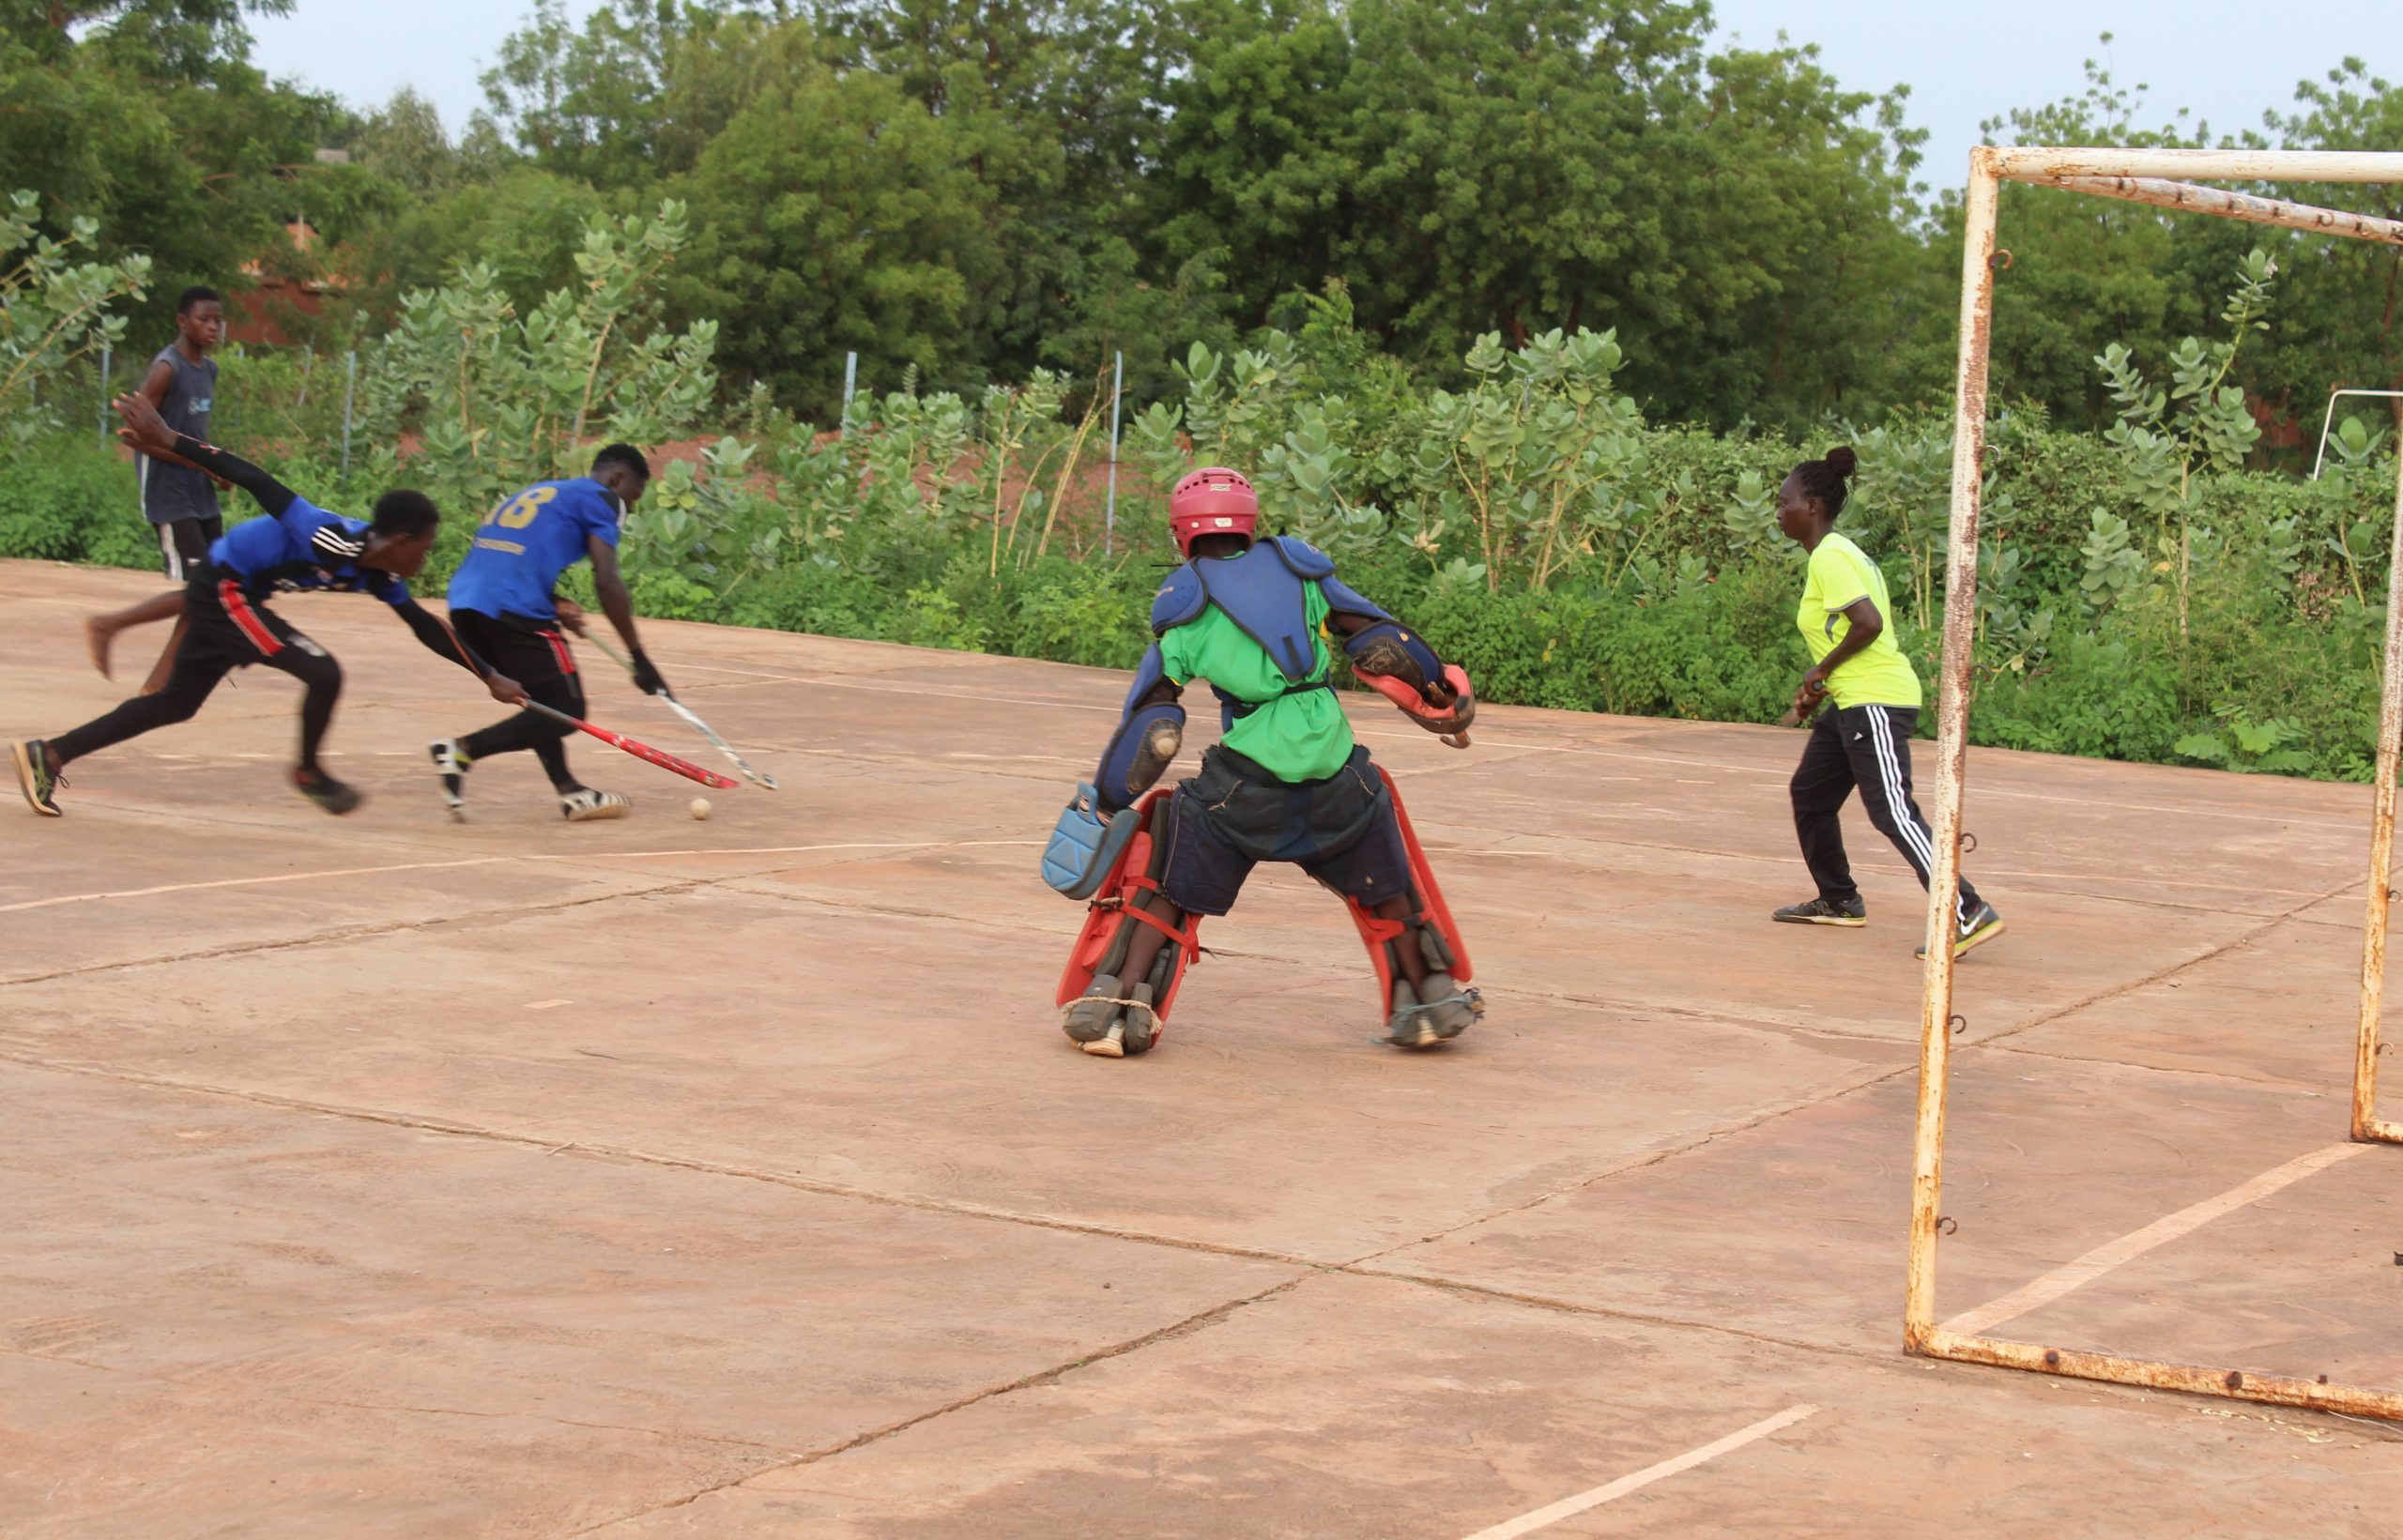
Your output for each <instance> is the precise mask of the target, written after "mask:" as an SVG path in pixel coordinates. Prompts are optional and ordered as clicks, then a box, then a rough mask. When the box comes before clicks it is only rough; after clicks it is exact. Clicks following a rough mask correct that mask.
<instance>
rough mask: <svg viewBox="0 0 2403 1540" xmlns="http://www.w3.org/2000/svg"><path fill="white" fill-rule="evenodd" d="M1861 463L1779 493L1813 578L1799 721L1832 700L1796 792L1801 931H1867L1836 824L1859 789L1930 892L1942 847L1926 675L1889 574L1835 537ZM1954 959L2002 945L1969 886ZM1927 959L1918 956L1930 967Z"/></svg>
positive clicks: (1837, 453) (1845, 459)
mask: <svg viewBox="0 0 2403 1540" xmlns="http://www.w3.org/2000/svg"><path fill="white" fill-rule="evenodd" d="M1858 464H1859V460H1858V458H1857V457H1856V456H1855V455H1854V454H1853V452H1852V450H1849V449H1843V448H1838V449H1832V450H1829V451H1828V457H1827V458H1826V459H1825V460H1805V461H1803V462H1802V463H1801V464H1800V465H1797V466H1795V467H1794V469H1793V471H1792V472H1791V473H1789V474H1788V475H1787V476H1786V478H1785V480H1784V482H1783V485H1781V486H1780V487H1779V488H1778V492H1777V525H1778V527H1779V528H1781V529H1783V530H1784V531H1785V535H1786V538H1787V539H1788V540H1791V541H1796V542H1797V543H1798V544H1799V545H1800V546H1801V547H1802V549H1804V550H1805V551H1808V552H1809V553H1810V554H1811V561H1810V575H1809V578H1808V580H1807V581H1805V583H1804V584H1803V586H1802V603H1801V606H1800V608H1798V610H1797V611H1796V612H1795V616H1794V620H1795V624H1796V625H1798V626H1799V627H1800V628H1801V630H1802V642H1803V645H1804V646H1805V647H1807V648H1809V649H1810V652H1811V669H1810V672H1809V673H1806V674H1804V675H1803V676H1802V682H1801V684H1800V685H1798V686H1797V687H1796V689H1795V692H1794V705H1795V709H1797V710H1798V711H1800V712H1804V713H1808V712H1810V711H1812V710H1814V709H1817V708H1818V706H1819V704H1820V703H1821V702H1822V701H1824V700H1826V699H1827V698H1828V697H1829V696H1830V695H1832V696H1834V697H1835V709H1834V710H1832V711H1822V712H1820V714H1819V719H1818V721H1817V722H1816V723H1815V724H1813V726H1812V728H1811V739H1810V741H1809V742H1808V743H1807V744H1806V745H1805V746H1804V747H1803V750H1802V763H1801V764H1800V765H1798V766H1797V767H1796V768H1795V771H1794V780H1793V782H1792V783H1791V785H1789V787H1788V789H1789V790H1790V791H1791V793H1792V795H1793V798H1794V832H1795V834H1796V836H1797V837H1798V839H1800V841H1801V842H1802V859H1803V860H1804V861H1806V862H1808V863H1809V864H1810V867H1811V877H1812V878H1813V880H1814V881H1815V882H1816V883H1817V884H1818V886H1819V896H1818V897H1816V898H1814V899H1811V900H1809V901H1808V902H1805V903H1801V904H1789V905H1787V906H1786V907H1784V908H1782V909H1779V910H1778V911H1777V912H1776V914H1775V915H1774V916H1772V918H1774V919H1776V920H1779V921H1783V922H1785V923H1788V924H1796V925H1863V924H1867V923H1868V922H1869V907H1868V905H1867V904H1865V903H1863V902H1862V900H1861V897H1860V888H1859V887H1857V886H1855V885H1854V883H1853V880H1852V864H1851V862H1850V861H1847V860H1846V859H1845V857H1844V830H1843V827H1842V825H1841V824H1840V823H1839V822H1838V819H1837V813H1838V812H1839V810H1841V809H1842V808H1843V806H1844V799H1845V798H1846V797H1848V796H1850V795H1851V794H1852V792H1853V790H1854V788H1855V787H1858V788H1859V789H1860V805H1861V808H1862V810H1863V811H1864V812H1866V813H1867V814H1868V815H1869V821H1870V823H1871V824H1873V825H1875V828H1876V830H1877V832H1879V833H1881V834H1883V835H1885V836H1886V837H1887V838H1888V839H1890V840H1891V841H1893V842H1894V848H1895V849H1897V850H1900V851H1901V852H1902V853H1903V859H1904V860H1905V861H1909V862H1910V864H1911V870H1912V871H1914V872H1917V873H1918V874H1919V880H1920V886H1921V887H1925V886H1926V885H1927V872H1928V866H1929V864H1930V863H1931V862H1932V861H1934V860H1935V855H1936V839H1935V835H1934V834H1933V833H1932V832H1931V831H1929V829H1928V827H1927V819H1926V818H1925V817H1924V816H1921V813H1920V810H1919V803H1918V802H1917V801H1916V800H1913V799H1912V797H1911V749H1910V744H1911V733H1912V730H1913V729H1914V728H1916V727H1917V726H1918V725H1919V708H1920V689H1919V675H1918V674H1917V673H1916V672H1914V671H1913V670H1912V668H1911V663H1910V660H1909V659H1908V658H1906V657H1904V656H1903V649H1902V648H1899V647H1897V646H1895V645H1894V638H1893V637H1892V636H1891V635H1890V634H1889V633H1888V632H1887V630H1886V616H1887V614H1888V612H1889V611H1890V608H1891V605H1890V603H1889V602H1888V600H1887V597H1886V574H1885V573H1883V572H1879V571H1878V570H1877V564H1876V563H1875V562H1874V561H1872V560H1870V559H1869V557H1867V556H1866V555H1865V554H1863V552H1862V551H1861V549H1860V546H1858V545H1855V544H1854V543H1853V542H1852V541H1849V540H1847V539H1845V538H1844V536H1842V535H1839V534H1837V533H1836V530H1835V523H1836V515H1837V514H1839V513H1841V512H1843V511H1844V494H1845V492H1846V490H1847V484H1848V483H1849V482H1850V480H1851V479H1852V473H1853V470H1854V468H1855V467H1856V466H1857V465H1858ZM1954 924H1955V926H1956V927H1957V928H1956V929H1955V931H1954V933H1953V943H1952V954H1953V955H1954V956H1956V957H1957V956H1959V955H1960V954H1961V953H1965V952H1967V951H1968V950H1969V949H1970V948H1971V947H1975V946H1979V945H1982V943H1984V942H1987V941H1991V940H1993V939H1994V938H1996V937H1997V936H1999V935H2001V934H2002V916H2001V915H1999V914H1997V913H1996V912H1995V908H1994V906H1993V905H1991V904H1989V903H1987V902H1986V901H1985V900H1983V899H1982V898H1980V897H1979V896H1978V892H1977V890H1976V889H1974V888H1972V887H1970V886H1969V879H1968V878H1967V877H1962V879H1961V897H1960V904H1959V907H1958V908H1957V909H1956V911H1955V915H1954ZM1923 954H1924V951H1923V949H1922V955H1923Z"/></svg>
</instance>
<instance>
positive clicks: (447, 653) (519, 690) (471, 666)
mask: <svg viewBox="0 0 2403 1540" xmlns="http://www.w3.org/2000/svg"><path fill="white" fill-rule="evenodd" d="M392 608H393V610H394V612H395V613H397V614H398V615H399V616H400V618H402V619H403V620H405V621H406V622H408V628H409V630H411V631H413V632H415V633H417V639H418V640H419V641H421V642H422V643H424V644H425V649H426V650H427V651H428V652H431V653H433V654H434V655H435V656H436V657H437V658H440V659H442V660H443V661H444V662H446V663H457V664H458V665H459V666H460V667H462V668H464V669H466V670H467V672H468V673H470V674H473V675H474V676H475V677H476V678H478V679H482V680H483V681H484V688H485V689H487V690H489V691H491V692H492V698H493V699H495V700H497V701H503V702H506V703H507V704H509V705H511V706H523V705H525V704H526V688H525V686H523V685H521V684H519V683H518V682H517V681H516V680H515V679H511V678H510V677H509V676H508V675H506V674H503V673H501V672H499V671H498V670H497V669H495V668H493V667H492V666H491V665H490V664H488V663H485V662H484V661H483V660H482V658H479V657H477V656H476V655H475V653H474V652H472V651H470V650H469V649H468V647H467V643H465V642H463V641H461V640H459V633H457V632H455V631H452V629H451V627H450V625H449V624H448V623H447V622H445V621H444V620H443V619H442V618H441V617H440V616H437V615H436V614H435V613H434V612H433V611H432V610H429V609H427V608H426V607H425V606H424V605H422V604H421V603H419V602H417V601H416V600H414V599H411V600H407V601H405V602H402V603H398V604H395V605H393V606H392Z"/></svg>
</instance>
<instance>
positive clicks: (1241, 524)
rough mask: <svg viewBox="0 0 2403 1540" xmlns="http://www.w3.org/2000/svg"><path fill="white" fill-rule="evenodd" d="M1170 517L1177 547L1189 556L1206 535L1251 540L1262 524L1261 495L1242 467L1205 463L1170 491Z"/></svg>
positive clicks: (1170, 525) (1180, 551) (1181, 552)
mask: <svg viewBox="0 0 2403 1540" xmlns="http://www.w3.org/2000/svg"><path fill="white" fill-rule="evenodd" d="M1168 520H1169V527H1170V528H1171V530H1172V531H1174V533H1175V535H1176V548H1177V551H1178V552H1179V553H1180V554H1181V555H1183V556H1186V557H1190V556H1192V555H1193V542H1194V541H1197V540H1199V539H1201V537H1202V536H1204V535H1241V536H1242V537H1243V538H1244V539H1245V540H1246V541H1249V540H1250V539H1251V538H1252V536H1253V534H1254V533H1255V532H1256V531H1257V530H1258V529H1259V527H1260V496H1259V495H1258V494H1257V493H1255V492H1253V491H1252V489H1251V482H1250V481H1248V480H1246V479H1245V477H1244V475H1243V473H1242V472H1241V471H1235V470H1229V469H1228V468H1226V467H1225V466H1223V465H1204V466H1203V467H1202V468H1201V469H1200V470H1197V471H1194V472H1192V473H1191V474H1189V475H1187V476H1186V478H1185V479H1184V480H1181V481H1179V482H1177V483H1176V490H1175V491H1173V492H1171V493H1170V494H1169V499H1168Z"/></svg>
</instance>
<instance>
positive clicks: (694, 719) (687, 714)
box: [585, 632, 776, 791]
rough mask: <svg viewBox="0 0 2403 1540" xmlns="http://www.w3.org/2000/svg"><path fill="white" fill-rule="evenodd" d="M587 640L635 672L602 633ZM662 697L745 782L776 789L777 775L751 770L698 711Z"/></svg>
mask: <svg viewBox="0 0 2403 1540" xmlns="http://www.w3.org/2000/svg"><path fill="white" fill-rule="evenodd" d="M585 639H586V640H588V641H589V642H590V643H591V644H592V645H593V646H594V647H597V648H600V649H601V650H602V651H604V652H605V653H607V654H608V655H609V656H610V657H611V658H613V659H615V660H616V661H617V663H618V666H619V667H620V668H622V669H624V670H625V671H626V672H627V673H629V674H631V673H633V672H634V671H635V664H634V660H633V659H631V658H629V657H627V656H626V655H625V654H624V653H622V652H620V651H619V650H618V649H617V648H614V647H611V646H610V645H609V644H608V642H607V640H606V639H605V638H604V637H602V636H601V635H600V634H599V633H594V632H587V633H585ZM659 698H660V699H661V700H664V701H666V703H667V708H668V709H669V710H672V711H674V712H675V713H676V714H677V715H678V716H680V717H682V718H683V719H684V721H685V722H686V724H689V725H690V726H691V727H692V729H693V730H694V731H695V732H696V733H698V734H700V735H701V736H702V737H703V738H706V739H708V740H710V746H711V747H712V748H713V749H715V750H717V752H718V753H720V754H722V755H726V756H727V758H728V759H730V760H732V761H733V762H734V768H735V769H736V770H741V771H742V774H743V778H744V779H746V780H748V781H749V782H750V783H751V784H752V785H756V786H760V787H763V788H765V789H766V790H769V791H773V790H775V789H776V778H775V777H774V776H773V775H770V774H769V773H768V772H767V771H766V770H753V769H752V768H751V761H749V760H748V759H745V758H743V757H742V755H739V754H737V753H735V752H734V745H733V744H731V743H728V742H727V740H725V739H722V738H720V737H718V736H717V733H716V731H715V730H714V729H712V727H711V726H710V724H708V723H706V722H703V721H702V720H701V718H700V714H699V713H698V712H696V711H695V710H694V709H692V708H691V707H689V706H687V705H685V704H684V703H683V702H682V701H681V700H678V699H677V698H676V697H675V696H673V695H662V696H660V697H659Z"/></svg>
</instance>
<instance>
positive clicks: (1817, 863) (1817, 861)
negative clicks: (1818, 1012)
mask: <svg viewBox="0 0 2403 1540" xmlns="http://www.w3.org/2000/svg"><path fill="white" fill-rule="evenodd" d="M1918 724H1919V711H1918V710H1917V709H1915V708H1913V707H1908V706H1854V707H1849V708H1846V709H1842V710H1836V709H1829V710H1827V711H1823V712H1821V713H1820V714H1819V720H1818V722H1817V723H1816V724H1814V725H1813V727H1812V728H1811V738H1810V741H1809V742H1808V743H1806V744H1805V745H1804V746H1803V749H1802V763H1801V764H1799V765H1798V766H1796V767H1795V769H1794V780H1793V782H1792V783H1791V785H1790V786H1789V788H1788V789H1789V790H1791V791H1792V793H1793V796H1794V833H1795V837H1796V838H1797V839H1798V840H1800V841H1801V843H1802V859H1803V860H1804V861H1808V862H1810V865H1811V877H1812V880H1814V881H1815V882H1816V883H1818V885H1819V896H1820V897H1821V898H1826V899H1834V900H1850V899H1855V898H1859V897H1860V889H1859V888H1858V887H1856V886H1855V885H1854V884H1853V880H1852V862H1851V861H1849V860H1847V859H1846V858H1845V856H1844V829H1843V826H1842V824H1841V823H1839V821H1838V819H1837V814H1838V813H1839V812H1840V811H1841V810H1842V809H1843V807H1844V799H1845V798H1846V797H1849V796H1851V795H1852V793H1853V791H1854V789H1855V788H1856V787H1857V788H1858V789H1859V790H1860V805H1861V809H1862V811H1863V812H1866V813H1867V814H1868V815H1869V821H1870V823H1871V824H1873V825H1875V828H1876V830H1877V832H1879V833H1880V834H1883V835H1885V836H1886V837H1887V838H1888V839H1890V840H1891V841H1893V842H1894V848H1895V849H1897V850H1900V851H1901V852H1902V853H1903V859H1904V860H1905V861H1909V862H1910V863H1911V870H1912V871H1914V872H1917V873H1918V874H1919V881H1920V886H1921V887H1922V888H1924V887H1925V886H1927V872H1928V867H1929V865H1930V864H1931V863H1932V862H1933V861H1935V860H1936V837H1935V835H1934V833H1933V832H1931V831H1930V830H1929V829H1928V827H1927V819H1926V818H1925V817H1924V816H1921V813H1920V810H1919V803H1918V802H1917V801H1916V800H1913V798H1912V796H1911V730H1912V729H1913V728H1914V727H1916V726H1917V725H1918ZM1979 903H1980V900H1979V898H1978V891H1977V890H1976V889H1975V888H1972V887H1970V886H1969V879H1968V878H1967V877H1962V879H1961V906H1960V915H1959V918H1957V919H1956V921H1955V923H1966V922H1967V916H1969V915H1972V914H1975V913H1976V912H1977V909H1978V905H1979Z"/></svg>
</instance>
